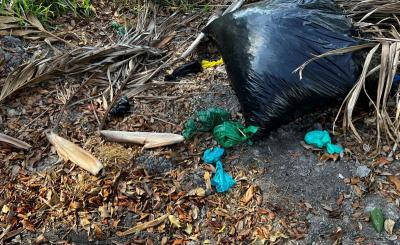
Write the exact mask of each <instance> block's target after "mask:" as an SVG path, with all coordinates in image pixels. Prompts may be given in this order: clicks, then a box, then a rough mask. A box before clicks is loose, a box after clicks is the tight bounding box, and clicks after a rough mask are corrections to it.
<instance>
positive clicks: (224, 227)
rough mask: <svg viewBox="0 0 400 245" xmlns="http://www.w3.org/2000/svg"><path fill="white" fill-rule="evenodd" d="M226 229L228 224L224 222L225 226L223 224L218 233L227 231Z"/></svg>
mask: <svg viewBox="0 0 400 245" xmlns="http://www.w3.org/2000/svg"><path fill="white" fill-rule="evenodd" d="M225 229H226V225H225V224H224V226H222V227H221V229H219V230H218V231H217V233H222V232H224V231H225Z"/></svg>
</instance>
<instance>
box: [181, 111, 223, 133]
mask: <svg viewBox="0 0 400 245" xmlns="http://www.w3.org/2000/svg"><path fill="white" fill-rule="evenodd" d="M229 118H230V114H229V112H227V111H226V110H224V109H222V108H209V109H207V110H204V111H199V112H197V113H196V114H195V116H194V117H192V118H190V119H189V120H188V121H187V122H186V123H185V129H184V130H183V132H182V135H183V137H185V139H190V138H191V137H193V135H195V134H196V132H198V131H200V132H208V131H211V130H212V129H213V128H214V127H215V126H217V125H219V124H221V123H223V122H225V121H228V120H229Z"/></svg>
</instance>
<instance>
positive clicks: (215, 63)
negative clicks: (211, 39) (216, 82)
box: [201, 58, 224, 69]
mask: <svg viewBox="0 0 400 245" xmlns="http://www.w3.org/2000/svg"><path fill="white" fill-rule="evenodd" d="M222 64H224V60H223V59H222V58H220V59H219V60H216V61H209V60H202V61H201V67H203V69H208V68H211V67H215V66H220V65H222Z"/></svg>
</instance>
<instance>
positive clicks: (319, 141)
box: [304, 130, 343, 154]
mask: <svg viewBox="0 0 400 245" xmlns="http://www.w3.org/2000/svg"><path fill="white" fill-rule="evenodd" d="M304 141H305V142H306V143H307V144H309V145H312V146H315V147H317V148H321V149H322V148H326V151H327V152H328V153H329V154H340V153H342V152H343V147H341V146H340V145H335V144H332V140H331V137H330V136H329V132H328V131H326V130H314V131H310V132H308V133H307V134H306V135H305V136H304Z"/></svg>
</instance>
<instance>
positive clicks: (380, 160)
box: [375, 157, 390, 165]
mask: <svg viewBox="0 0 400 245" xmlns="http://www.w3.org/2000/svg"><path fill="white" fill-rule="evenodd" d="M375 163H376V164H378V165H385V164H388V163H390V161H389V160H387V158H386V157H380V158H378V159H376V160H375Z"/></svg>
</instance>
